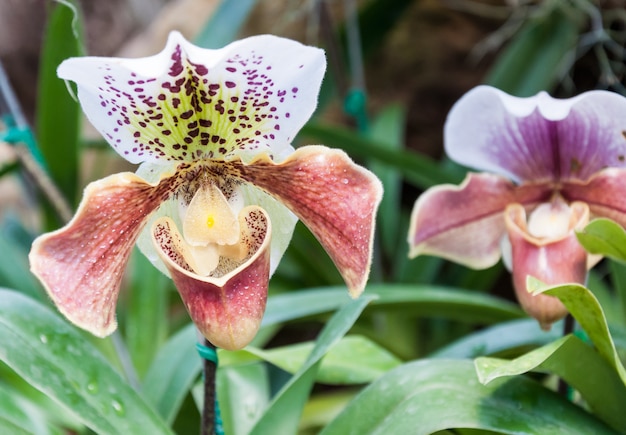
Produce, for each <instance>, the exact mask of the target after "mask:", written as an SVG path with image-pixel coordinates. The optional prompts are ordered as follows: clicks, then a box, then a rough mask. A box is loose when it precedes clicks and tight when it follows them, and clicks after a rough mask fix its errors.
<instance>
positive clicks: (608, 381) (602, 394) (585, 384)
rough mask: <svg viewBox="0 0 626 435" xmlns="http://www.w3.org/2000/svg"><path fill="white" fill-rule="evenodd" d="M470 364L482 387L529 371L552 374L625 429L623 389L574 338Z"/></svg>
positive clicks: (625, 392) (599, 359)
mask: <svg viewBox="0 0 626 435" xmlns="http://www.w3.org/2000/svg"><path fill="white" fill-rule="evenodd" d="M474 363H475V365H476V371H477V373H478V377H479V379H480V382H482V383H483V384H488V383H489V382H491V381H492V380H494V379H498V378H501V377H503V376H514V375H520V374H522V373H526V372H529V371H531V370H539V371H547V372H549V373H553V374H555V375H557V376H559V377H561V378H562V379H564V380H565V381H566V382H567V383H568V384H570V385H571V386H572V387H574V388H575V389H576V390H577V391H578V392H579V393H580V394H581V396H582V397H583V398H584V399H585V402H586V403H587V405H589V407H590V408H591V410H592V411H593V413H594V414H595V415H597V416H598V417H599V418H601V419H602V420H604V421H606V422H607V423H608V424H609V425H611V426H612V427H614V428H615V429H620V428H622V429H623V428H626V414H625V413H624V412H623V407H624V403H626V386H624V384H623V383H622V382H621V381H620V379H619V375H618V374H617V372H616V371H615V370H614V369H613V367H611V366H610V365H609V364H608V363H607V361H606V360H605V359H604V358H602V357H601V356H600V355H599V354H598V353H597V352H596V351H595V350H594V349H593V348H592V347H591V346H589V345H586V344H585V343H583V342H582V341H581V340H580V339H579V338H578V337H575V336H573V335H567V336H565V337H562V338H561V339H559V340H556V341H554V342H552V343H550V344H547V345H545V346H543V347H540V348H539V349H535V350H533V351H531V352H529V353H527V354H525V355H522V356H520V357H518V358H515V359H513V360H510V361H509V360H503V359H499V358H487V357H481V358H477V359H476V361H475V362H474ZM590 373H593V376H589V374H590Z"/></svg>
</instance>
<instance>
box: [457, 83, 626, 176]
mask: <svg viewBox="0 0 626 435" xmlns="http://www.w3.org/2000/svg"><path fill="white" fill-rule="evenodd" d="M625 129H626V99H625V98H623V97H621V96H619V95H617V94H614V93H610V92H606V91H592V92H586V93H583V94H581V95H579V96H577V97H575V98H571V99H566V100H558V99H553V98H552V97H550V96H549V95H548V94H546V93H540V94H538V95H536V96H534V97H530V98H517V97H513V96H510V95H508V94H506V93H504V92H502V91H500V90H498V89H495V88H492V87H489V86H479V87H477V88H475V89H473V90H471V91H470V92H468V93H467V94H466V95H465V96H464V97H463V98H461V99H460V100H459V101H458V102H457V103H456V104H455V106H454V107H453V108H452V110H451V111H450V114H449V116H448V120H447V122H446V125H445V144H446V152H447V153H448V155H449V156H450V157H451V158H452V159H453V160H455V161H457V162H459V163H461V164H463V165H466V166H469V167H472V168H476V169H479V170H484V171H489V172H494V173H498V174H501V175H505V176H507V177H509V178H511V179H513V180H514V181H517V182H523V181H532V182H543V181H548V182H549V181H557V180H587V179H588V178H590V177H591V176H592V175H593V174H594V173H596V172H597V171H599V170H601V169H603V168H605V167H624V166H626V162H625V160H626V138H625V136H624V135H625V133H624V130H625Z"/></svg>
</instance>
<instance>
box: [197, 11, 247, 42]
mask: <svg viewBox="0 0 626 435" xmlns="http://www.w3.org/2000/svg"><path fill="white" fill-rule="evenodd" d="M255 4H256V0H237V1H236V2H233V1H228V0H223V1H221V2H220V4H219V6H218V7H217V8H216V10H215V12H213V14H211V18H210V19H209V21H208V22H207V23H206V24H205V26H204V27H203V28H202V30H201V31H200V34H199V35H198V36H197V37H196V40H195V43H196V45H198V46H200V47H204V48H222V47H223V46H225V45H227V44H229V43H231V42H232V41H234V40H235V38H237V34H238V33H239V30H240V29H241V26H243V24H244V23H245V22H246V19H247V18H248V15H249V14H250V11H251V10H252V8H253V7H254V5H255Z"/></svg>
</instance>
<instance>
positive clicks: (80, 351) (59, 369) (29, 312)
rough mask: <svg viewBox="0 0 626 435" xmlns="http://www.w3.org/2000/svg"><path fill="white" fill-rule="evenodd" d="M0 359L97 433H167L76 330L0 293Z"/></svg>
mask: <svg viewBox="0 0 626 435" xmlns="http://www.w3.org/2000/svg"><path fill="white" fill-rule="evenodd" d="M0 359H1V360H2V361H4V362H5V363H6V364H7V365H8V366H10V367H11V368H12V369H13V370H15V372H16V373H18V374H19V375H20V376H22V377H23V378H24V379H25V380H26V381H28V382H29V383H30V384H31V385H32V386H33V387H35V388H37V389H38V390H40V391H42V392H43V393H45V394H47V395H49V396H50V397H53V398H54V399H55V400H56V401H58V402H59V403H61V404H62V405H64V406H65V407H67V408H68V410H70V411H71V412H72V413H74V414H75V415H76V417H77V418H78V419H80V420H81V421H82V422H83V423H84V424H85V425H87V426H89V427H90V428H91V429H93V430H94V431H96V432H98V433H102V434H119V433H151V434H169V433H171V432H170V431H169V429H168V428H167V426H166V425H165V423H164V422H163V421H162V420H161V419H160V418H159V417H158V416H157V415H156V413H155V412H154V411H153V410H152V409H151V408H150V407H149V406H148V405H147V404H146V402H144V401H143V399H142V398H141V397H140V396H139V395H138V394H137V393H136V392H135V391H134V390H133V389H131V388H130V387H129V386H128V384H127V383H126V381H124V379H122V378H121V377H120V375H119V374H118V373H117V372H116V371H115V370H114V369H113V368H112V367H111V365H110V364H109V363H108V362H107V361H106V360H105V359H104V357H103V356H102V355H101V354H100V353H99V352H98V351H97V350H96V349H95V348H94V347H93V345H91V344H90V343H89V342H88V341H87V340H86V339H85V338H83V337H82V336H81V335H80V334H79V333H78V332H77V331H76V329H75V328H73V327H72V326H70V325H68V324H67V323H66V322H65V321H63V320H61V319H60V318H59V317H58V316H57V315H56V314H54V313H53V312H52V311H50V310H49V309H48V308H46V307H44V306H43V305H41V304H39V303H37V302H35V301H34V300H32V299H30V298H28V297H26V296H23V295H21V294H19V293H17V292H14V291H10V290H5V289H0Z"/></svg>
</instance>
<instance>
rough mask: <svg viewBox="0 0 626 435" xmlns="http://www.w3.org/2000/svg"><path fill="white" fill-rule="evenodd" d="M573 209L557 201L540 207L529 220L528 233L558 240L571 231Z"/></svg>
mask: <svg viewBox="0 0 626 435" xmlns="http://www.w3.org/2000/svg"><path fill="white" fill-rule="evenodd" d="M571 217H572V209H571V208H570V206H569V205H567V204H566V203H565V202H564V201H563V200H561V199H556V200H554V201H552V202H549V203H544V204H541V205H539V206H538V207H537V208H536V209H535V210H533V211H532V213H531V214H530V217H529V218H528V233H529V234H530V235H532V236H534V237H539V238H549V239H558V238H561V237H565V236H566V235H567V233H568V232H569V231H570V220H571Z"/></svg>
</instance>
